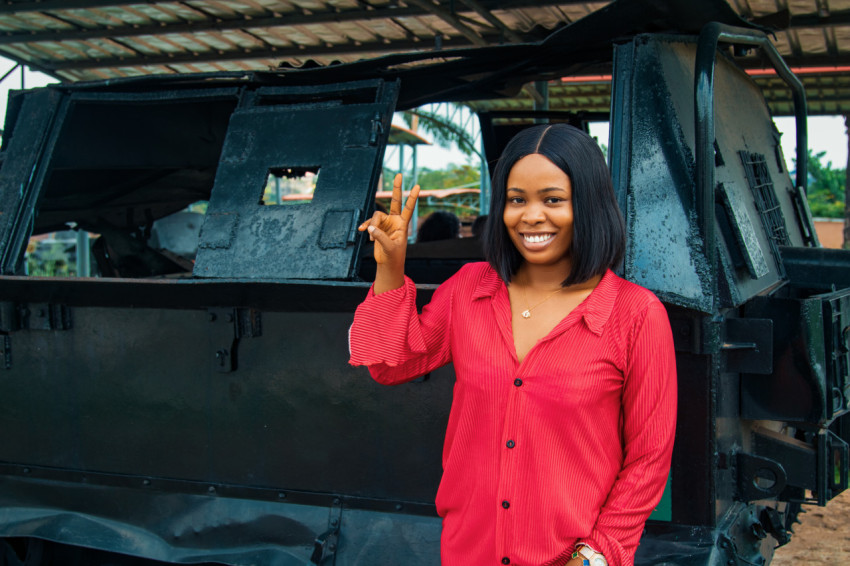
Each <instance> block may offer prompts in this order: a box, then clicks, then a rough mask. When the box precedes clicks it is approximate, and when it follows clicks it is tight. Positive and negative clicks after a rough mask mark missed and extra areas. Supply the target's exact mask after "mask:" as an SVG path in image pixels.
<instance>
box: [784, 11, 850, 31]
mask: <svg viewBox="0 0 850 566" xmlns="http://www.w3.org/2000/svg"><path fill="white" fill-rule="evenodd" d="M846 25H850V10H842V11H839V12H830V13H829V15H827V16H821V15H819V14H807V15H805V16H792V17H791V27H792V28H825V27H833V26H846Z"/></svg>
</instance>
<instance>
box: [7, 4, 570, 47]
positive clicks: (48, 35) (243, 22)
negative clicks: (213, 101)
mask: <svg viewBox="0 0 850 566" xmlns="http://www.w3.org/2000/svg"><path fill="white" fill-rule="evenodd" d="M57 1H58V0H57ZM88 1H89V2H91V1H92V0H88ZM103 2H104V3H105V4H108V3H110V2H109V0H103ZM52 3H53V2H51V0H45V1H43V2H38V3H35V5H36V6H44V5H50V4H52ZM80 3H83V0H80ZM95 3H97V2H95ZM111 3H113V4H114V3H115V2H114V1H113V2H111ZM558 3H559V2H557V1H555V0H543V1H542V2H540V3H539V4H538V5H540V6H543V5H547V4H558ZM560 3H563V2H560ZM464 4H467V5H468V6H469V8H468V11H470V12H476V13H478V14H479V15H481V16H482V17H484V18H485V19H486V20H487V21H488V22H489V23H491V24H492V25H495V26H498V27H499V29H501V30H502V31H503V33H504V34H505V37H506V38H507V39H509V40H510V41H512V42H521V41H523V39H522V38H521V37H520V36H519V34H517V33H516V32H514V31H512V30H510V29H508V28H507V26H505V24H504V23H502V22H501V21H500V20H498V18H496V17H495V16H493V15H492V13H491V12H492V11H493V10H494V9H498V8H510V3H509V4H500V3H499V2H498V1H497V0H489V1H488V0H482V1H480V2H479V1H475V0H465V1H464ZM15 5H17V4H15ZM430 5H432V4H431V3H430V2H427V1H422V2H421V3H420V5H417V6H406V7H400V6H399V7H395V8H375V9H369V10H365V9H349V10H340V11H334V12H315V13H309V14H304V13H293V14H281V15H278V16H267V17H252V18H233V19H222V18H214V19H213V18H211V19H209V20H203V21H196V22H185V21H180V22H175V23H171V24H167V23H155V24H148V25H135V26H129V25H128V26H126V27H123V26H122V27H114V26H113V27H101V28H78V29H65V30H48V31H36V32H29V33H21V32H5V33H0V45H10V44H14V43H37V42H42V41H85V40H88V39H96V38H118V37H137V36H142V35H165V34H177V33H195V32H202V31H231V30H251V29H258V28H269V27H283V26H296V25H311V24H333V23H341V22H350V21H371V20H382V19H388V18H392V19H397V18H406V17H418V16H424V15H435V16H438V17H441V18H443V19H444V20H446V21H449V23H451V25H452V26H453V27H455V28H456V29H458V31H460V30H461V29H465V30H466V32H467V33H464V36H465V37H467V39H470V41H472V40H471V37H469V33H471V34H472V35H476V36H477V35H478V34H476V32H475V31H473V30H472V29H471V28H469V27H468V26H466V25H465V24H463V23H462V22H460V21H459V20H458V19H457V18H456V17H454V16H452V15H451V14H449V12H446V11H445V10H441V9H440V8H439V7H438V6H437V5H433V6H434V9H426V8H424V7H423V6H430ZM13 6H14V5H13ZM92 7H97V6H92ZM7 8H9V5H7V4H0V14H2V13H3V12H4V9H7ZM39 11H48V9H46V8H40V9H39ZM464 11H467V10H464ZM485 14H486V15H485ZM455 24H457V25H455ZM458 26H460V27H458ZM462 33H463V32H462Z"/></svg>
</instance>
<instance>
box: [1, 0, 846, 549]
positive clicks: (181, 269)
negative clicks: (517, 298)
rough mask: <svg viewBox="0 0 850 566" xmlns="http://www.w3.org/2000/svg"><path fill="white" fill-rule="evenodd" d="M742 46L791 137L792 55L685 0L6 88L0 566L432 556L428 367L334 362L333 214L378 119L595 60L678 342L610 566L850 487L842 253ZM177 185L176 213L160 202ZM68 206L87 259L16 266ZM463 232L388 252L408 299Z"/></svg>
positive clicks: (492, 93) (635, 239)
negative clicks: (194, 68) (473, 34)
mask: <svg viewBox="0 0 850 566" xmlns="http://www.w3.org/2000/svg"><path fill="white" fill-rule="evenodd" d="M662 32H663V33H662ZM741 49H760V50H762V51H763V52H764V54H765V57H766V60H767V61H769V62H770V64H771V65H772V66H773V67H774V68H775V69H776V72H777V73H778V74H779V75H780V76H781V77H783V79H784V80H785V81H786V82H787V83H788V85H789V88H791V89H792V90H793V92H794V93H795V101H796V112H797V120H798V122H797V123H798V129H797V132H798V134H797V135H798V152H799V153H798V155H800V156H803V155H805V153H804V148H805V146H806V136H805V117H806V107H805V95H804V92H803V89H802V87H801V86H800V83H799V81H797V80H796V79H795V77H794V76H793V74H791V73H790V72H789V70H788V68H787V67H786V66H785V65H784V63H783V62H782V61H781V59H780V58H779V57H778V56H777V55H776V53H775V51H774V50H773V49H772V47H771V45H770V43H769V41H768V40H767V36H766V35H765V33H764V32H763V31H762V30H758V29H755V28H754V27H753V26H751V25H749V24H746V23H745V22H743V21H740V20H738V19H737V18H736V17H735V16H734V15H733V14H732V13H731V11H730V10H728V7H726V6H725V5H724V4H721V3H716V2H709V1H704V2H695V3H693V10H692V11H690V12H688V13H687V14H682V13H679V12H677V11H676V9H675V8H670V7H668V8H665V7H664V5H663V3H654V4H652V9H648V8H646V6H645V5H642V4H638V3H635V2H617V3H614V4H611V5H610V6H609V7H607V8H605V9H603V10H601V11H599V12H597V13H594V14H593V15H591V16H588V18H586V19H585V20H581V21H579V22H576V23H574V24H572V25H571V26H569V27H567V28H564V29H563V30H561V31H559V32H557V33H555V34H554V35H553V36H551V37H550V38H549V39H547V40H546V41H543V42H541V43H539V44H528V45H516V46H505V47H493V48H486V49H468V50H457V51H451V52H427V53H420V54H405V55H393V56H388V57H385V58H382V59H377V60H370V61H363V62H360V63H353V64H346V65H339V66H333V67H329V68H304V69H281V70H279V71H272V72H266V73H231V74H226V73H225V74H208V75H192V76H172V77H155V78H139V79H127V80H118V81H107V82H102V83H89V84H63V85H56V86H51V87H47V88H43V89H37V90H33V91H27V92H19V93H16V94H14V95H13V96H12V97H11V99H10V105H9V110H8V112H7V116H6V128H5V131H4V132H3V145H2V169H0V400H2V411H0V430H2V436H3V440H2V442H0V564H3V565H19V564H28V565H29V564H154V563H183V564H207V563H209V564H240V565H241V564H268V565H290V564H309V563H313V564H337V565H339V566H343V565H354V564H408V565H409V564H437V563H438V562H439V534H440V521H439V518H438V517H437V516H436V514H435V510H434V506H433V498H434V495H435V492H436V487H437V484H438V481H439V478H440V467H439V466H440V454H441V445H442V440H443V432H444V429H445V425H446V419H447V415H448V408H449V404H450V401H451V395H452V379H453V374H452V370H451V367H447V368H443V369H440V370H438V371H435V372H433V374H431V375H427V376H422V378H421V379H419V380H417V381H416V382H414V383H412V384H409V385H406V386H400V387H395V388H387V387H382V386H379V385H377V384H375V383H373V382H372V381H371V380H370V379H369V378H368V376H367V375H366V371H365V370H364V369H362V368H352V367H349V365H348V364H347V356H348V351H347V347H346V344H347V342H346V340H347V331H348V326H349V324H350V322H351V317H352V313H353V311H354V308H355V306H356V305H357V304H358V303H359V301H360V300H361V299H362V298H363V297H364V295H365V293H366V290H367V288H368V285H369V283H368V281H369V277H370V270H371V271H373V270H374V265H370V259H369V250H368V242H364V239H363V237H362V236H361V235H359V234H358V233H357V232H356V230H355V228H356V226H357V224H358V222H360V221H361V220H362V219H363V218H365V217H366V216H368V215H369V214H371V211H372V209H373V207H374V195H375V190H376V185H377V183H378V177H379V174H380V171H381V160H382V156H383V153H384V149H385V145H386V142H387V136H388V132H389V130H390V121H391V116H392V113H393V112H394V111H396V110H400V109H406V108H412V107H415V106H418V105H420V104H423V103H427V102H436V101H468V100H480V99H492V98H497V97H500V96H509V95H511V94H515V93H516V92H517V91H518V90H519V88H520V87H521V86H522V85H523V84H525V83H528V82H529V81H532V80H551V79H557V78H560V77H562V76H567V75H571V74H581V73H586V72H588V69H594V68H596V67H595V65H598V64H600V63H610V64H611V65H612V67H611V68H612V69H613V73H612V98H611V99H612V103H611V110H610V121H611V135H610V140H609V150H610V167H611V172H612V175H613V179H614V185H615V188H616V190H617V194H618V197H619V202H620V205H621V208H622V211H623V213H624V216H625V218H626V222H627V226H628V234H629V244H628V251H627V255H626V259H625V261H624V264H623V265H622V268H621V273H622V274H623V275H624V276H625V277H627V278H628V279H631V280H633V281H635V282H637V283H639V284H641V285H644V286H646V287H648V288H650V289H651V290H653V291H654V292H655V293H656V294H657V295H658V296H659V297H660V298H661V299H662V300H663V302H664V303H665V305H666V307H667V308H668V311H669V315H670V320H671V324H672V327H673V330H674V334H675V341H676V351H677V364H678V379H679V406H680V408H681V410H680V413H679V420H678V428H677V437H676V447H675V452H674V456H673V464H672V468H671V471H670V481H669V487H668V490H667V493H666V494H665V498H664V500H663V501H662V504H661V505H660V506H659V508H658V509H657V510H656V512H655V513H654V514H653V517H652V518H651V520H650V521H649V523H648V524H647V527H646V531H645V534H644V536H643V538H642V542H641V546H640V548H639V550H638V555H637V563H638V564H644V565H649V564H659V565H660V564H664V565H667V566H672V565H677V566H686V565H719V564H764V563H767V562H769V561H770V558H771V557H772V554H773V549H774V548H775V547H776V546H778V545H782V544H785V543H786V542H788V540H789V536H790V533H789V531H790V526H791V525H792V523H793V522H794V520H795V519H796V517H797V514H798V513H799V512H800V511H801V507H802V506H803V505H808V504H818V505H825V504H826V503H827V502H828V501H829V500H830V499H831V498H833V497H834V496H835V495H836V494H838V493H839V492H841V491H842V490H843V489H845V488H846V487H847V473H848V448H847V441H848V431H847V420H846V419H847V417H846V412H847V404H848V379H850V378H849V377H848V361H850V354H848V333H850V330H848V328H849V327H850V269H848V268H849V267H850V255H848V254H850V252H844V251H837V250H825V249H822V248H820V247H819V245H818V241H817V236H816V233H815V231H814V229H813V225H812V221H811V218H810V214H809V212H808V207H807V204H806V199H805V185H806V171H805V167H804V166H803V164H804V163H805V160H804V159H798V164H800V166H799V167H798V170H797V171H796V180H792V179H791V177H790V175H789V172H788V171H787V170H786V166H785V161H784V157H783V155H782V153H781V149H780V146H779V141H778V137H779V136H778V134H777V132H776V130H775V128H774V126H773V123H772V121H771V118H770V115H769V112H768V109H767V106H766V104H765V101H764V99H763V97H762V94H761V93H760V91H759V90H758V88H756V86H755V85H754V84H753V82H752V80H750V78H749V77H748V76H747V75H746V73H744V72H742V71H741V70H740V69H739V68H738V67H737V66H736V64H735V60H734V59H735V53H736V52H738V51H739V50H741ZM594 118H599V117H594V116H589V115H583V114H581V113H570V112H566V113H554V112H548V113H537V114H533V113H528V112H524V113H513V114H511V113H498V112H491V113H482V115H481V121H482V122H481V123H482V131H483V133H484V137H485V145H486V147H487V150H488V155H489V156H490V159H493V158H494V156H496V155H498V153H499V150H500V148H501V146H502V145H503V144H504V143H505V141H506V140H507V139H508V138H509V137H510V135H511V134H512V133H513V132H514V131H516V130H517V129H518V128H520V127H522V126H523V124H525V123H529V122H530V121H533V120H541V119H544V120H560V121H568V122H571V123H574V124H577V125H579V126H586V123H587V121H588V120H590V119H594ZM602 118H605V119H607V118H609V117H608V116H604V117H602ZM316 174H318V182H317V184H316V186H315V193H314V194H313V197H312V199H310V200H304V201H300V202H296V203H294V204H289V205H281V204H278V203H279V201H278V200H276V199H275V200H273V201H267V200H266V199H264V197H263V192H264V187H265V186H266V184H267V182H269V179H274V178H281V179H289V178H299V179H307V178H311V177H313V176H315V175H316ZM198 201H205V202H207V203H208V204H207V208H206V211H205V215H204V216H203V217H201V215H200V213H197V212H195V213H193V212H185V211H186V209H187V207H188V206H190V205H192V204H193V203H196V202H198ZM175 226H177V227H178V228H177V229H175V228H174V227H175ZM192 226H194V227H195V228H194V229H193V228H192ZM69 227H71V228H73V229H74V230H77V231H78V233H94V234H97V235H98V236H99V237H97V238H96V239H95V242H94V244H93V245H92V249H91V254H92V256H93V260H92V262H91V263H92V265H93V266H94V267H93V270H94V273H95V275H96V276H95V277H70V278H43V277H33V276H28V275H26V263H25V261H24V257H25V250H26V248H27V244H28V242H29V241H30V238H31V237H33V236H38V235H39V234H45V233H50V232H55V231H59V230H67V229H68V228H69ZM181 227H182V228H181ZM187 240H188V243H187ZM86 249H87V248H85V247H84V248H81V257H82V255H83V252H84V251H85V250H86ZM187 250H188V251H187ZM432 252H433V250H432ZM191 258H194V259H191ZM475 260H480V250H478V251H476V249H475V248H474V246H473V247H471V248H466V249H465V250H460V251H458V249H453V248H452V246H451V245H447V246H445V247H444V249H443V252H442V253H436V252H435V253H422V254H418V255H417V254H415V253H411V257H410V258H409V261H408V266H407V270H408V273H409V274H410V275H411V276H412V277H413V279H414V280H415V281H417V282H420V283H421V284H420V285H419V300H420V301H422V302H425V301H427V299H428V297H429V296H430V293H431V292H432V291H433V289H434V285H435V284H436V283H439V281H440V280H443V279H445V277H447V276H448V274H450V273H451V272H453V271H454V270H456V269H458V268H459V267H460V265H462V264H463V263H465V262H467V261H475ZM80 261H82V262H85V261H86V260H84V259H81V260H80Z"/></svg>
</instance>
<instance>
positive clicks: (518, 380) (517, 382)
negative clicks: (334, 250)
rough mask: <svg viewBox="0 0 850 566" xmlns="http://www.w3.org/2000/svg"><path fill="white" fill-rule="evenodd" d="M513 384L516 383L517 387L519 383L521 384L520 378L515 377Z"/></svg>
mask: <svg viewBox="0 0 850 566" xmlns="http://www.w3.org/2000/svg"><path fill="white" fill-rule="evenodd" d="M514 385H516V386H517V387H519V386H520V385H522V380H521V379H520V378H516V379H515V380H514Z"/></svg>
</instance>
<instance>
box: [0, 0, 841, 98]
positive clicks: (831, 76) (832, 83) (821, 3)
mask: <svg viewBox="0 0 850 566" xmlns="http://www.w3.org/2000/svg"><path fill="white" fill-rule="evenodd" d="M632 1H634V0H632ZM638 1H639V0H638ZM689 1H690V0H669V1H668V3H669V4H676V3H679V4H681V5H682V6H683V9H686V8H685V7H686V6H687V5H688V4H689ZM654 3H657V1H655V2H648V3H647V6H648V9H650V8H651V5H652V4H654ZM609 4H610V2H604V1H603V2H579V1H573V0H561V1H556V0H538V1H531V0H528V1H523V0H508V1H499V0H405V1H389V0H236V1H225V0H186V1H182V2H177V1H157V0H147V1H138V0H136V1H132V0H130V1H122V0H39V1H20V0H6V1H5V2H3V3H2V4H0V54H2V55H5V56H6V57H9V58H11V59H13V60H16V61H18V62H21V63H24V64H26V65H28V66H30V67H32V68H34V69H37V70H40V71H42V72H45V73H48V74H51V75H53V76H55V77H57V78H59V79H61V80H63V81H67V82H76V81H81V80H100V79H112V78H118V77H132V76H140V75H149V74H174V73H198V72H214V71H246V70H268V69H274V68H277V67H278V66H279V65H280V64H281V63H284V64H285V65H287V66H295V67H300V66H305V65H307V66H312V65H329V64H332V63H334V62H349V61H354V60H359V59H363V58H368V57H374V56H378V55H385V54H387V53H397V52H405V51H428V50H445V49H449V48H456V47H469V46H488V45H497V44H504V43H522V42H533V41H538V40H541V39H542V38H544V37H546V36H547V35H548V34H549V33H551V31H553V30H555V29H558V28H562V27H564V26H568V25H569V24H571V23H572V22H575V21H577V20H580V19H581V18H583V17H585V16H587V15H588V14H590V13H593V12H595V11H598V10H600V9H602V8H604V7H606V6H607V5H609ZM728 4H729V6H730V7H731V8H732V9H733V10H734V11H735V12H736V13H737V14H738V15H740V16H741V17H742V18H744V19H745V20H748V21H752V22H754V23H758V24H761V25H767V26H770V27H773V28H776V29H777V31H776V32H775V33H774V36H773V41H774V43H775V45H776V47H777V49H778V50H779V52H780V54H782V55H783V57H785V59H786V61H787V62H788V64H789V66H791V67H792V68H814V67H818V68H823V67H828V68H829V69H826V70H823V69H822V70H821V71H819V72H815V73H807V74H805V83H806V86H807V90H808V92H809V97H810V106H811V110H812V113H832V112H850V93H848V88H847V86H846V83H847V80H848V79H847V77H848V76H850V0H729V2H728ZM743 62H744V65H745V66H747V67H751V68H759V67H761V66H762V65H763V63H762V61H761V60H760V59H758V58H757V57H752V58H749V59H744V60H743ZM758 81H759V83H760V84H762V85H763V87H764V88H765V92H766V93H767V94H768V99H769V101H770V102H771V106H772V108H773V109H774V111H775V112H777V113H786V112H788V111H789V110H788V109H789V108H790V106H787V102H788V101H787V100H786V99H787V96H786V95H787V93H785V94H783V92H784V91H783V89H781V88H780V87H779V86H778V85H779V83H778V82H776V81H775V80H774V79H772V78H771V77H762V78H759V79H758ZM607 97H608V95H607V94H606V87H605V85H604V81H601V82H598V83H596V84H594V83H593V82H581V83H564V84H562V85H554V86H553V87H552V92H550V104H551V105H552V106H553V107H556V106H557V105H560V104H564V105H567V104H573V105H578V107H580V108H582V109H592V108H606V109H607ZM771 97H772V98H771ZM783 97H784V98H783ZM524 104H525V103H524V102H522V101H520V102H519V103H517V105H519V106H522V105H524ZM528 104H530V100H529V102H528ZM573 107H576V106H573Z"/></svg>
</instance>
